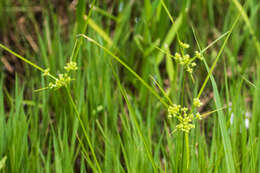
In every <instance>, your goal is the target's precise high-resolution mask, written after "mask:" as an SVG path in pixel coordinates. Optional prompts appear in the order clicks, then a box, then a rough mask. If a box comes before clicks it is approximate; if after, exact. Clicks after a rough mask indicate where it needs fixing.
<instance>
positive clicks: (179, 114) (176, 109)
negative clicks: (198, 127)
mask: <svg viewBox="0 0 260 173" xmlns="http://www.w3.org/2000/svg"><path fill="white" fill-rule="evenodd" d="M201 105H202V103H201V101H200V100H199V99H198V98H195V99H193V106H195V107H197V108H198V107H200V106H201ZM168 117H169V118H172V117H174V118H177V119H178V125H177V126H176V129H175V130H174V131H176V130H179V131H183V132H186V133H189V132H190V130H191V129H193V128H195V125H194V124H193V121H194V120H196V119H199V120H201V119H202V116H201V114H200V113H199V112H196V113H193V112H192V111H191V110H189V109H188V108H187V107H182V106H181V105H176V104H173V105H171V106H169V108H168Z"/></svg>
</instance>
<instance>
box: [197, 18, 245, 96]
mask: <svg viewBox="0 0 260 173" xmlns="http://www.w3.org/2000/svg"><path fill="white" fill-rule="evenodd" d="M239 16H240V15H239ZM239 16H238V17H237V18H236V20H235V22H234V23H233V25H232V27H231V29H230V30H229V32H228V35H227V37H226V39H225V40H224V43H223V44H222V46H221V48H220V51H219V52H218V55H217V57H216V59H215V61H214V62H213V64H212V66H211V69H210V71H209V73H208V75H207V77H206V79H205V80H204V83H203V84H202V87H201V89H200V91H199V94H198V96H197V98H200V96H201V94H202V92H203V90H204V88H205V86H206V84H207V82H208V80H209V77H210V76H211V74H212V72H213V70H214V69H215V67H216V65H217V62H218V60H219V58H220V55H221V54H222V52H223V50H224V48H225V46H226V44H227V41H228V39H229V37H230V35H231V33H232V31H233V29H234V27H235V25H236V24H237V21H238V19H239ZM204 61H205V60H204Z"/></svg>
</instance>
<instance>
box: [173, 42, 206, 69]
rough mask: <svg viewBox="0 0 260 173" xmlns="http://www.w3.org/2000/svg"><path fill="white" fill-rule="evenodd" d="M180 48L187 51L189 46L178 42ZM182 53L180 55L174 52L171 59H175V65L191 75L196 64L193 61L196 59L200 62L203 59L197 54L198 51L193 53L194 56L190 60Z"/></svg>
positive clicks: (187, 55)
mask: <svg viewBox="0 0 260 173" xmlns="http://www.w3.org/2000/svg"><path fill="white" fill-rule="evenodd" d="M180 47H181V48H182V49H188V48H189V47H190V45H189V44H187V43H183V42H180ZM183 52H184V51H182V53H181V54H180V53H178V52H176V53H175V55H174V57H173V58H174V59H175V61H176V62H177V63H179V64H180V65H182V66H184V67H185V70H186V71H187V72H188V73H190V74H192V72H193V68H194V67H195V66H196V63H195V62H194V61H195V60H196V58H198V59H200V60H202V59H203V57H202V56H201V53H199V52H198V51H195V56H194V57H192V58H191V57H190V55H189V54H184V53H183Z"/></svg>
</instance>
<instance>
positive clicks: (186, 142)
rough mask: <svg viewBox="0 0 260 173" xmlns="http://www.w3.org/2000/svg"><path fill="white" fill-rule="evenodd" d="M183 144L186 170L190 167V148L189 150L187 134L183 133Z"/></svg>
mask: <svg viewBox="0 0 260 173" xmlns="http://www.w3.org/2000/svg"><path fill="white" fill-rule="evenodd" d="M185 144H186V154H187V158H186V159H187V169H189V167H190V148H189V133H185Z"/></svg>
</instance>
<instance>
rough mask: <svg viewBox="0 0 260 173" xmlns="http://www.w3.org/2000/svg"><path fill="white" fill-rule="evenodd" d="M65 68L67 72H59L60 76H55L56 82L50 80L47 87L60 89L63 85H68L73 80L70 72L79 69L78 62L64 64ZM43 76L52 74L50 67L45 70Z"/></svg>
mask: <svg viewBox="0 0 260 173" xmlns="http://www.w3.org/2000/svg"><path fill="white" fill-rule="evenodd" d="M64 69H65V70H66V73H63V74H59V75H58V77H57V78H55V82H50V83H49V85H48V87H47V88H49V89H59V88H61V87H63V86H67V85H68V84H69V83H70V82H71V80H72V78H71V77H70V75H69V73H70V72H71V71H76V70H77V69H78V67H77V63H76V62H73V61H70V62H68V63H67V64H66V65H65V66H64ZM43 76H51V74H50V69H49V68H48V69H45V70H44V72H43Z"/></svg>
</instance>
